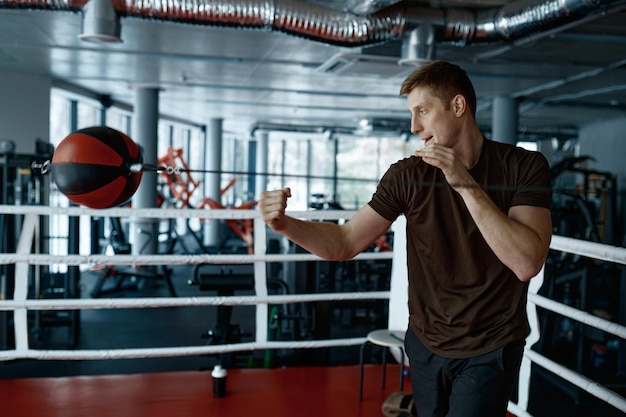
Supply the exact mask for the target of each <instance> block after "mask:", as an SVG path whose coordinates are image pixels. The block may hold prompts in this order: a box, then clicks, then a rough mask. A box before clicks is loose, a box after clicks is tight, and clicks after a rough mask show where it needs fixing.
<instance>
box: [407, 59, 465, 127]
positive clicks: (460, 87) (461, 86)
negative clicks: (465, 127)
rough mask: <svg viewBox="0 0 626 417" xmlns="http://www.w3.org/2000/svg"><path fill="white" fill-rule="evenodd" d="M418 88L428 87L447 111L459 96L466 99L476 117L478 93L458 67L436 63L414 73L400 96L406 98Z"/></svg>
mask: <svg viewBox="0 0 626 417" xmlns="http://www.w3.org/2000/svg"><path fill="white" fill-rule="evenodd" d="M416 87H428V88H430V89H431V90H432V92H433V94H434V95H435V96H436V97H439V99H440V100H441V101H442V102H443V104H444V106H446V109H447V108H448V106H449V105H450V102H451V101H452V99H453V98H454V96H456V95H457V94H461V95H462V96H463V97H465V100H466V101H467V103H468V105H469V108H470V110H471V112H472V115H473V116H474V117H476V92H475V91H474V86H473V85H472V82H471V81H470V79H469V77H468V75H467V72H465V70H464V69H463V68H461V67H459V66H458V65H455V64H451V63H449V62H446V61H435V62H431V63H429V64H426V65H424V66H421V67H420V68H418V69H416V70H415V71H413V72H412V73H411V74H409V76H408V77H406V79H405V80H404V82H403V83H402V87H400V95H401V96H404V95H407V94H409V93H410V92H411V91H413V90H414V89H415V88H416Z"/></svg>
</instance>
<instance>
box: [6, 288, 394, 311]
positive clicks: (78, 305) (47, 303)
mask: <svg viewBox="0 0 626 417" xmlns="http://www.w3.org/2000/svg"><path fill="white" fill-rule="evenodd" d="M386 299H389V291H371V292H345V293H323V294H293V295H266V296H263V297H260V296H257V295H251V296H228V297H224V296H218V297H163V298H160V297H159V298H90V299H86V298H63V299H39V300H4V301H2V302H0V311H3V310H5V311H9V310H14V309H28V310H87V309H124V308H164V307H198V306H241V305H257V304H290V303H307V302H318V301H354V300H386Z"/></svg>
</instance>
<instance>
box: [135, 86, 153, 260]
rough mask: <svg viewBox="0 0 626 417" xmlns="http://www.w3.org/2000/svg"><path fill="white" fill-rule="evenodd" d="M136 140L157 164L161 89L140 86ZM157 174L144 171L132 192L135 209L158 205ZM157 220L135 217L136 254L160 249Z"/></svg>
mask: <svg viewBox="0 0 626 417" xmlns="http://www.w3.org/2000/svg"><path fill="white" fill-rule="evenodd" d="M133 124H134V127H133V134H132V138H133V140H134V141H135V142H136V143H137V144H138V145H139V146H140V147H141V149H142V152H143V162H144V163H145V164H151V165H156V163H157V159H158V157H157V151H158V150H157V141H158V131H159V90H158V88H137V90H136V91H135V105H134V115H133ZM157 195H158V194H157V174H156V173H153V172H144V174H143V177H142V178H141V184H140V185H139V188H138V189H137V191H136V192H135V194H134V195H133V199H132V205H133V207H134V208H151V207H156V206H157ZM157 221H158V219H148V218H135V219H133V222H132V224H131V236H132V238H133V241H132V253H133V255H146V254H154V253H157V251H158V235H157V233H158V223H157Z"/></svg>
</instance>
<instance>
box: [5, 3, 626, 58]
mask: <svg viewBox="0 0 626 417" xmlns="http://www.w3.org/2000/svg"><path fill="white" fill-rule="evenodd" d="M370 1H376V0H370ZM389 1H391V0H381V2H380V3H374V5H376V4H378V5H387V4H389ZM86 3H87V0H0V8H2V7H10V8H31V9H35V8H36V9H54V10H72V11H80V10H82V8H83V7H84V6H85V4H86ZM112 3H113V7H114V8H115V10H116V12H117V14H118V15H119V16H122V17H137V18H144V19H159V20H167V21H174V22H184V23H192V24H204V25H213V26H229V27H239V28H242V29H262V30H272V31H277V32H282V33H287V34H290V35H294V36H300V37H304V38H307V39H310V40H314V41H319V42H324V43H328V44H332V45H337V46H351V47H352V46H365V45H372V44H376V43H384V42H388V41H393V40H400V39H402V38H403V36H404V35H405V34H408V33H410V31H412V30H413V29H415V28H417V27H418V26H419V24H420V23H424V22H426V23H429V24H431V25H432V26H433V29H434V34H435V40H436V41H437V42H443V43H446V42H447V43H454V44H457V45H468V44H472V43H490V42H499V41H500V42H501V41H507V42H508V41H512V40H518V39H520V38H523V37H525V36H529V35H530V34H536V33H538V32H542V31H547V30H550V29H555V28H557V27H559V26H562V25H565V24H568V23H571V22H574V21H576V20H578V19H582V18H588V17H589V16H588V15H589V14H593V13H597V14H598V15H600V13H602V12H605V11H606V10H607V8H610V7H614V6H617V5H620V4H624V3H626V0H593V1H590V0H547V1H546V0H519V1H516V2H514V3H510V4H507V5H505V6H502V7H500V8H498V9H495V10H493V9H492V10H490V11H484V12H480V13H475V12H472V11H470V10H465V9H431V8H424V7H422V8H420V7H409V6H407V7H404V6H403V5H402V4H397V5H393V6H390V7H387V8H385V9H382V10H380V11H377V12H376V13H374V14H370V15H367V16H358V15H355V14H353V13H349V12H340V11H336V10H331V9H328V8H324V7H320V6H316V5H313V4H310V3H306V2H304V1H302V0H300V1H299V0H195V1H190V0H152V1H145V0H112Z"/></svg>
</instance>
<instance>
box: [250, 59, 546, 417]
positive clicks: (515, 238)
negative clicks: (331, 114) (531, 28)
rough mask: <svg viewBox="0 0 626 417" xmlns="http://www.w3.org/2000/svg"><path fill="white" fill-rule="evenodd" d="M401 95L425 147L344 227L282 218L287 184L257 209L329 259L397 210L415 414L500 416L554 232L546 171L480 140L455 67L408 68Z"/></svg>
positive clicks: (349, 252) (361, 242)
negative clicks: (532, 287) (402, 226)
mask: <svg viewBox="0 0 626 417" xmlns="http://www.w3.org/2000/svg"><path fill="white" fill-rule="evenodd" d="M400 95H403V96H404V95H405V96H406V98H407V104H408V108H409V111H410V113H411V131H412V132H413V133H414V134H417V135H419V136H420V138H421V139H422V140H423V141H424V145H425V146H424V148H423V149H421V150H419V151H416V152H415V155H414V156H413V157H410V158H407V159H404V160H402V161H399V162H397V163H395V164H393V165H392V166H391V167H390V168H389V170H388V171H387V172H386V173H385V175H384V176H383V178H382V179H381V181H380V183H379V184H378V187H377V189H376V192H375V194H374V195H373V197H372V199H371V201H370V202H369V203H368V204H367V205H365V206H364V207H362V208H361V209H360V210H359V211H358V212H357V213H356V214H355V215H354V217H352V218H351V219H350V220H349V221H348V222H346V223H344V224H343V225H337V224H333V223H325V222H306V221H303V220H299V219H295V218H292V217H289V216H286V215H285V208H286V205H287V198H288V197H290V195H291V191H290V190H289V189H288V188H285V189H283V190H277V191H270V192H264V193H263V194H262V195H261V198H260V201H259V210H260V212H261V216H262V218H263V220H264V221H265V222H266V223H267V224H268V225H269V226H270V227H271V228H272V229H273V230H275V231H276V232H278V233H281V234H283V235H284V236H286V237H287V238H289V239H290V240H291V241H293V242H295V243H297V244H298V245H300V246H302V247H303V248H305V249H306V250H308V251H310V252H312V253H315V254H317V255H319V256H321V257H323V258H326V259H331V260H345V259H350V258H352V257H354V256H355V255H357V254H358V253H359V252H361V251H362V250H364V249H365V248H367V247H368V246H369V245H370V244H371V242H372V241H373V240H374V239H376V238H377V237H378V236H380V235H381V234H383V233H384V232H385V231H386V230H387V229H388V228H389V226H390V225H391V223H392V222H393V221H394V220H395V219H396V218H397V217H398V216H399V215H401V214H403V215H405V216H406V220H407V226H406V231H407V251H408V252H407V264H408V275H409V277H408V279H409V289H408V293H409V329H408V330H407V333H406V338H405V348H406V352H407V355H408V357H409V365H410V376H411V385H412V389H413V394H414V397H415V405H416V409H417V413H418V415H419V417H430V416H433V417H434V416H437V417H439V416H448V417H452V416H455V417H472V416H476V417H490V416H494V417H496V416H497V417H503V416H505V415H506V408H507V403H508V399H509V396H510V394H511V390H512V387H513V385H514V383H515V381H516V380H517V376H518V372H519V366H520V362H521V357H522V353H523V347H524V338H525V336H526V333H527V330H528V324H527V320H526V294H527V288H528V281H529V280H530V279H531V278H532V277H534V276H535V275H536V274H537V273H538V272H539V271H540V270H541V268H542V266H543V264H544V262H545V259H546V257H547V254H548V249H549V245H550V239H551V236H552V224H551V216H550V200H551V194H552V190H551V178H550V171H549V166H548V163H547V161H546V159H545V157H543V155H541V154H540V153H538V152H530V151H526V150H523V149H521V148H516V147H514V146H511V145H507V144H503V143H499V142H493V141H491V140H487V139H486V138H484V137H483V135H482V134H481V132H480V131H479V129H478V126H477V124H476V116H475V113H476V94H475V92H474V87H473V86H472V83H471V81H470V80H469V77H468V76H467V74H466V73H465V71H464V70H463V69H461V68H460V67H458V66H456V65H454V64H450V63H447V62H443V61H437V62H433V63H430V64H428V65H426V66H423V67H421V68H419V69H417V70H416V71H414V72H413V73H412V74H411V75H409V76H408V77H407V79H406V80H405V81H404V83H403V84H402V87H401V89H400Z"/></svg>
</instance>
